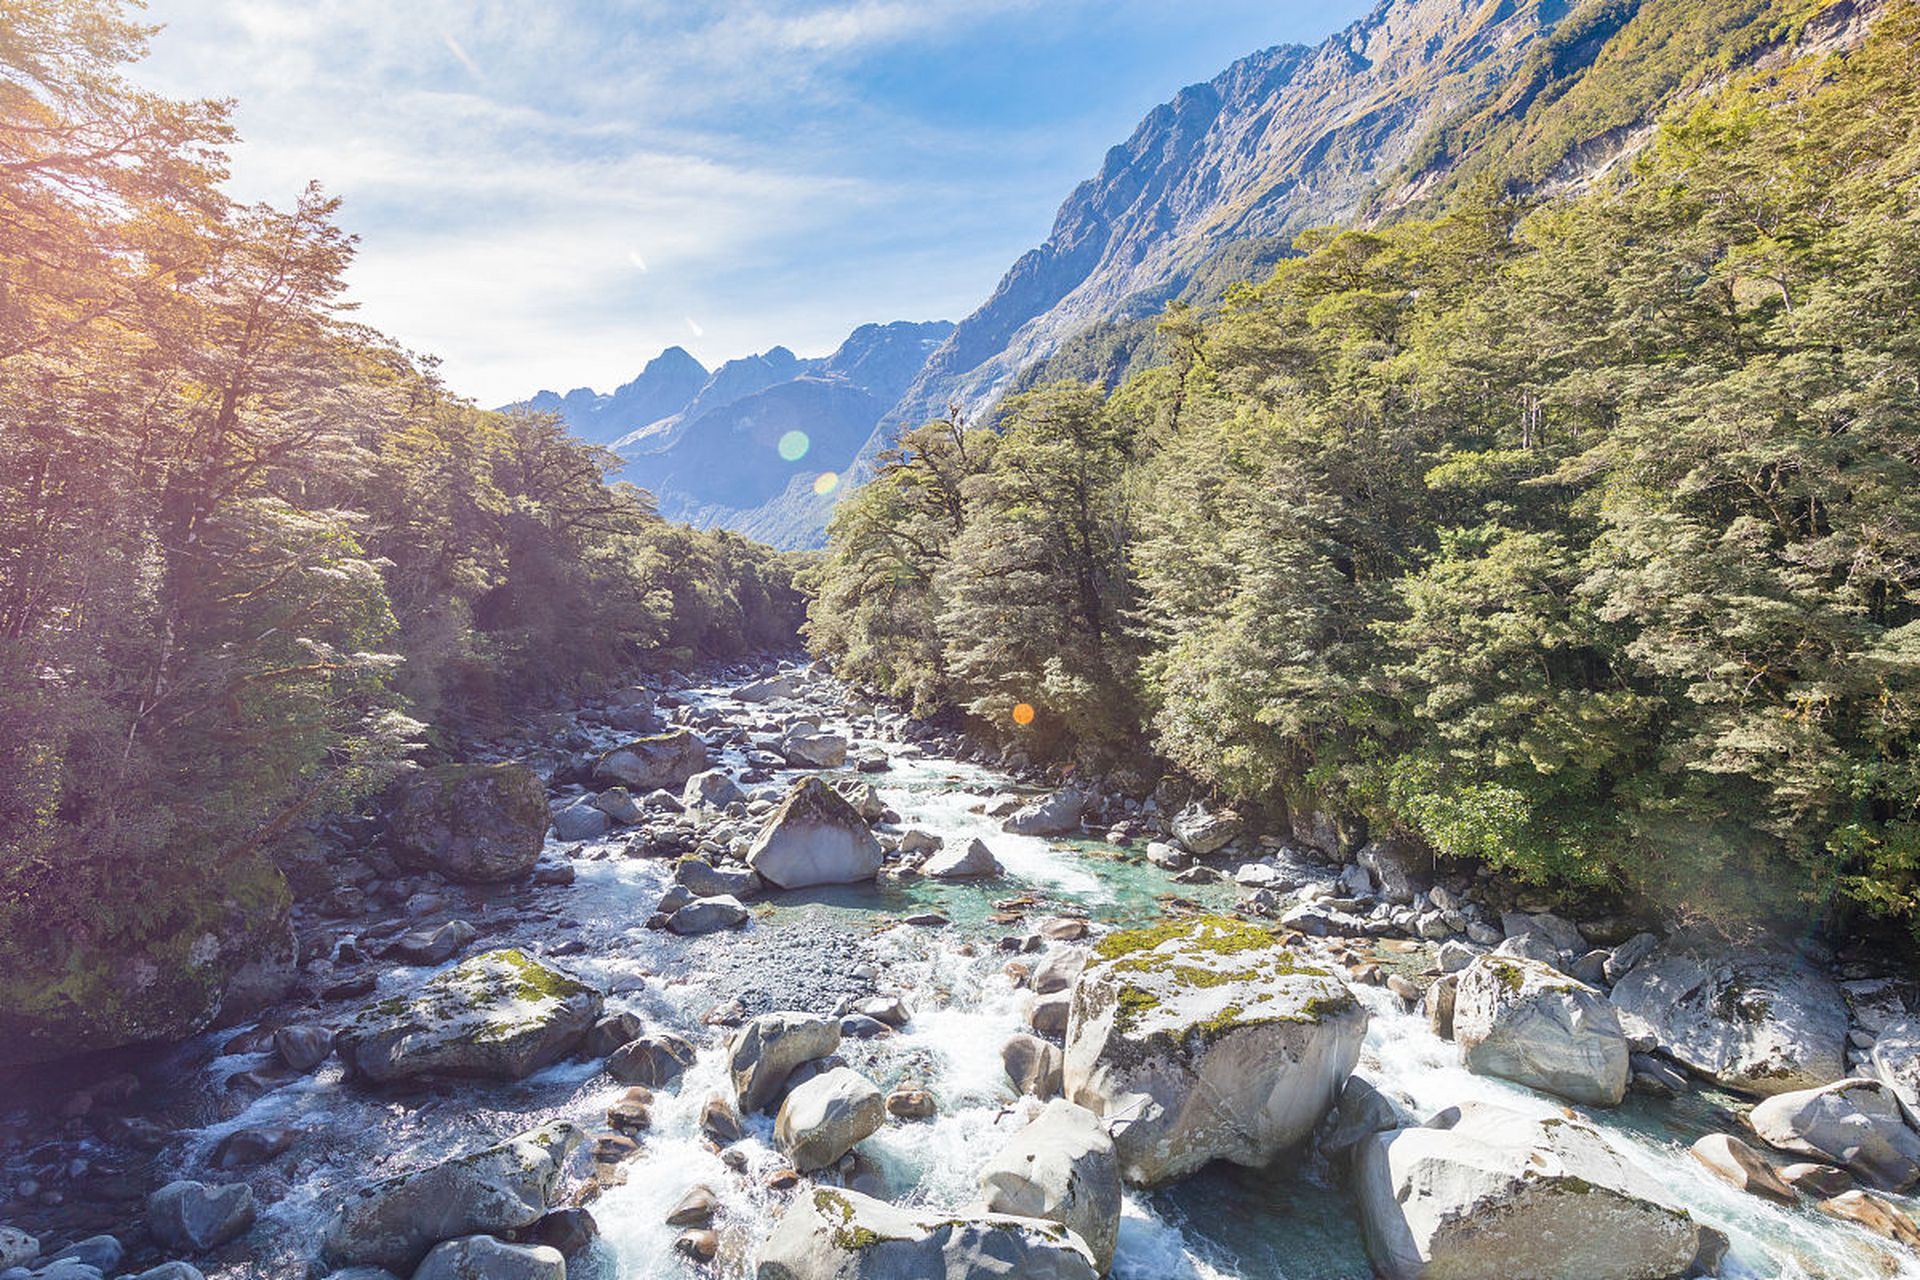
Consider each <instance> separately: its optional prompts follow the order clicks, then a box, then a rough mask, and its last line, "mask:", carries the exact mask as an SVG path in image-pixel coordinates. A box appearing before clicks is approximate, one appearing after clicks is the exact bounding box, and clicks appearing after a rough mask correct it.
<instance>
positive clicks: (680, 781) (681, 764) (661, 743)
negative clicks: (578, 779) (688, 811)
mask: <svg viewBox="0 0 1920 1280" xmlns="http://www.w3.org/2000/svg"><path fill="white" fill-rule="evenodd" d="M706 767H707V744H706V743H704V742H702V741H701V740H700V736H699V735H698V734H696V733H694V732H693V730H691V729H675V730H674V731H673V732H671V733H656V734H652V735H651V736H649V737H645V738H635V739H634V740H633V741H632V742H628V743H625V744H623V745H621V746H618V747H615V748H614V749H613V750H611V751H609V752H607V753H606V754H605V755H603V756H601V757H600V759H599V760H597V761H595V762H594V766H593V776H594V779H595V780H596V781H597V782H600V783H601V784H603V785H612V784H614V783H618V784H620V785H621V786H623V787H626V788H627V789H629V790H631V791H633V792H635V793H636V794H639V795H645V794H646V793H648V792H649V791H678V790H680V789H681V788H682V787H684V786H686V785H687V779H689V778H691V777H693V775H694V774H696V773H699V772H701V771H702V770H704V769H705V768H706Z"/></svg>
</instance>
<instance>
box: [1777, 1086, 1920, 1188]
mask: <svg viewBox="0 0 1920 1280" xmlns="http://www.w3.org/2000/svg"><path fill="white" fill-rule="evenodd" d="M1749 1119H1750V1121H1751V1123H1752V1125H1753V1131H1754V1132H1755V1133H1757V1134H1759V1135H1760V1138H1761V1140H1762V1141H1764V1142H1765V1143H1767V1145H1769V1146H1771V1147H1775V1148H1778V1149H1779V1150H1781V1151H1790V1152H1792V1153H1793V1154H1795V1155H1802V1156H1813V1157H1815V1158H1817V1159H1821V1160H1831V1161H1832V1162H1833V1163H1835V1164H1838V1165H1843V1166H1845V1167H1846V1168H1848V1169H1850V1170H1852V1171H1853V1172H1854V1173H1856V1174H1858V1175H1860V1176H1861V1177H1862V1178H1864V1179H1866V1180H1867V1181H1868V1182H1870V1183H1872V1184H1873V1185H1874V1186H1876V1187H1880V1188H1882V1189H1884V1190H1887V1191H1904V1190H1906V1189H1907V1188H1908V1187H1910V1186H1912V1185H1913V1184H1914V1183H1915V1182H1920V1133H1915V1132H1914V1131H1913V1130H1912V1129H1911V1128H1909V1127H1908V1125H1907V1122H1906V1119H1905V1118H1904V1117H1903V1116H1902V1115H1901V1114H1900V1104H1899V1102H1898V1101H1897V1100H1896V1099H1895V1096H1894V1092H1893V1090H1892V1089H1890V1088H1888V1087H1887V1086H1886V1085H1884V1084H1882V1083H1881V1082H1880V1081H1878V1080H1838V1081H1835V1082H1834V1083H1832V1084H1828V1085H1822V1086H1820V1087H1819V1088H1817V1089H1800V1090H1796V1091H1794V1092H1792V1093H1778V1094H1775V1095H1773V1096H1772V1097H1770V1098H1767V1099H1765V1100H1764V1101H1762V1102H1761V1103H1760V1104H1759V1105H1758V1106H1756V1107H1754V1109H1753V1114H1752V1115H1751V1116H1750V1117H1749Z"/></svg>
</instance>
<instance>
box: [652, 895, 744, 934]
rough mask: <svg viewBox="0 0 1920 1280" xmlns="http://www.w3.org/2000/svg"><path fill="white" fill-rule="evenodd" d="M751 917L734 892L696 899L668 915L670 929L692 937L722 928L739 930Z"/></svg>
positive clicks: (718, 930) (716, 931)
mask: <svg viewBox="0 0 1920 1280" xmlns="http://www.w3.org/2000/svg"><path fill="white" fill-rule="evenodd" d="M751 918H752V912H750V911H748V910H747V908H746V904H745V903H743V902H741V901H740V899H738V898H736V897H734V896H733V895H732V894H729V893H723V894H719V895H717V896H715V897H711V898H695V899H694V900H693V901H692V902H689V903H687V904H686V905H685V906H682V907H680V908H679V909H677V910H676V911H674V913H673V914H672V915H670V916H668V917H667V928H669V929H671V930H672V931H673V932H675V933H677V934H680V935H682V936H684V937H690V938H691V937H697V936H699V935H700V934H703V933H718V932H720V931H721V930H722V929H738V928H739V927H740V926H741V925H743V924H745V923H746V922H747V921H748V920H749V919H751Z"/></svg>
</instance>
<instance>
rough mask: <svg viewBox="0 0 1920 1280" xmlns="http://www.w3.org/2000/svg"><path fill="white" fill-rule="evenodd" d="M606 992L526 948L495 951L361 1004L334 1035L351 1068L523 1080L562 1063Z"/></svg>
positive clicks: (381, 1074)
mask: <svg viewBox="0 0 1920 1280" xmlns="http://www.w3.org/2000/svg"><path fill="white" fill-rule="evenodd" d="M600 1011H601V996H600V993H599V992H598V991H596V990H594V989H593V988H592V987H589V986H588V985H587V984H585V983H584V982H581V981H579V980H578V979H577V978H573V977H570V976H568V975H567V974H565V973H562V972H561V971H560V970H558V969H555V968H553V967H551V966H549V965H545V964H542V963H540V962H539V961H537V960H534V959H532V958H531V957H529V956H528V955H527V954H526V953H525V952H521V951H515V950H511V949H509V950H501V951H489V952H486V953H485V954H483V955H478V956H474V957H472V958H471V959H468V960H464V961H462V962H461V963H459V964H457V965H455V966H454V967H453V968H451V969H449V970H447V971H446V972H445V973H441V974H437V975H435V976H434V977H432V978H429V979H428V980H427V981H426V983H424V984H423V985H422V986H421V987H420V988H419V990H418V991H417V992H416V993H415V994H413V995H411V996H396V997H394V998H392V999H390V1000H383V1001H381V1002H380V1003H378V1004H376V1005H374V1006H372V1007H371V1008H369V1009H366V1010H364V1011H363V1012H362V1013H361V1014H360V1016H359V1017H358V1018H356V1019H355V1020H354V1021H353V1022H352V1023H350V1024H349V1025H348V1026H347V1027H346V1029H345V1030H343V1031H341V1032H340V1034H339V1036H338V1037H336V1040H335V1044H336V1047H337V1049H338V1051H339V1054H340V1057H341V1059H342V1060H343V1061H344V1062H345V1063H346V1064H347V1069H348V1071H349V1072H351V1073H352V1074H353V1075H356V1076H359V1077H362V1078H364V1079H367V1080H372V1081H374V1082H376V1083H385V1082H388V1081H393V1080H405V1079H408V1078H410V1077H413V1076H422V1075H444V1076H478V1077H483V1078H488V1079H497V1080H519V1079H523V1078H524V1077H526V1076H528V1075H531V1074H532V1073H533V1072H535V1071H537V1070H539V1069H540V1068H541V1067H544V1066H547V1065H549V1064H551V1063H554V1062H558V1061H559V1060H560V1059H561V1058H563V1057H565V1056H566V1055H567V1054H568V1053H570V1052H572V1050H573V1049H574V1047H575V1046H576V1045H578V1044H579V1043H580V1042H581V1041H582V1040H583V1039H585V1037H586V1034H587V1032H588V1031H589V1030H590V1029H591V1028H592V1027H593V1024H594V1021H595V1020H596V1019H597V1018H599V1016H600Z"/></svg>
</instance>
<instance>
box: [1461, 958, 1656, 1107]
mask: <svg viewBox="0 0 1920 1280" xmlns="http://www.w3.org/2000/svg"><path fill="white" fill-rule="evenodd" d="M1453 1038H1454V1039H1455V1041H1457V1042H1458V1043H1459V1045H1460V1052H1461V1057H1462V1059H1463V1060H1464V1061H1465V1062H1466V1065H1467V1070H1469V1071H1471V1072H1473V1073H1474V1074H1475V1075H1485V1076H1498V1077H1500V1078H1501V1079H1502V1080H1511V1081H1513V1082H1514V1083H1515V1084H1524V1085H1528V1086H1530V1087H1532V1088H1535V1089H1541V1090H1544V1091H1545V1092H1547V1093H1551V1094H1555V1095H1557V1096H1559V1097H1562V1098H1565V1099H1567V1100H1568V1101H1570V1102H1581V1103H1586V1104H1588V1105H1591V1106H1600V1107H1611V1106H1617V1105H1619V1102H1620V1099H1622V1098H1623V1097H1625V1096H1626V1092H1627V1078H1628V1063H1627V1056H1628V1055H1627V1038H1626V1036H1625V1035H1624V1034H1622V1033H1621V1030H1620V1019H1619V1017H1618V1016H1617V1015H1616V1014H1615V1013H1614V1011H1613V1006H1612V1005H1610V1004H1608V1003H1607V998H1606V997H1605V996H1603V995H1601V994H1600V993H1599V992H1598V991H1596V990H1594V989H1593V988H1592V987H1589V986H1587V985H1586V984H1585V983H1582V982H1575V981H1574V980H1573V979H1572V978H1569V977H1567V976H1566V975H1565V974H1563V973H1561V972H1560V971H1559V970H1558V969H1555V968H1553V967H1552V966H1551V965H1546V964H1541V963H1540V962H1539V961H1536V960H1521V959H1517V958H1515V957H1512V956H1498V955H1493V956H1481V957H1480V958H1479V959H1477V960H1475V961H1474V962H1473V963H1472V964H1471V965H1469V966H1468V967H1467V969H1466V971H1465V972H1464V973H1462V974H1461V975H1460V984H1459V987H1458V989H1457V990H1456V991H1455V993H1454V999H1453Z"/></svg>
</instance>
